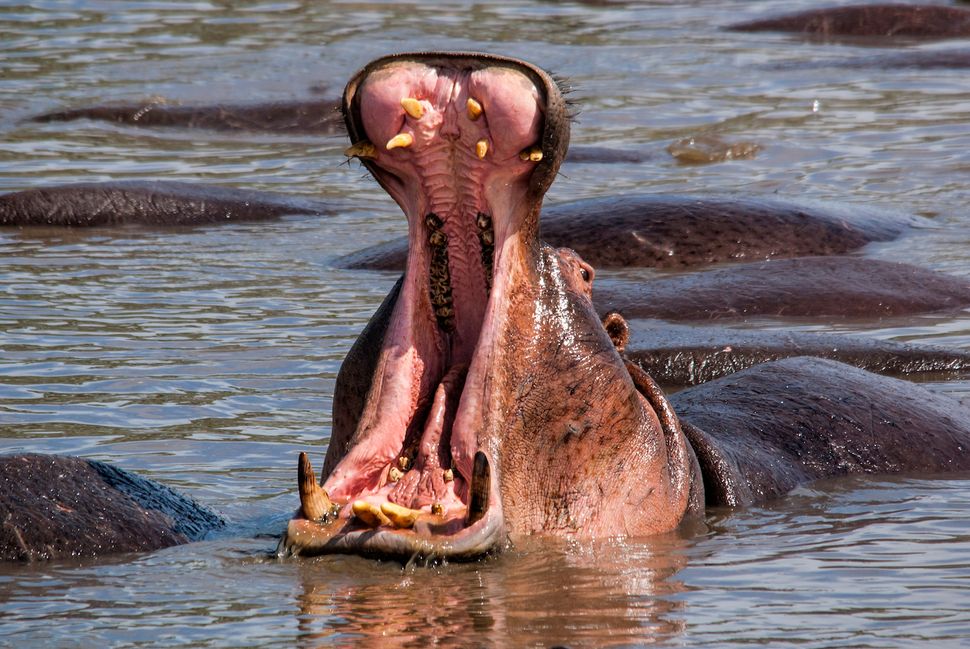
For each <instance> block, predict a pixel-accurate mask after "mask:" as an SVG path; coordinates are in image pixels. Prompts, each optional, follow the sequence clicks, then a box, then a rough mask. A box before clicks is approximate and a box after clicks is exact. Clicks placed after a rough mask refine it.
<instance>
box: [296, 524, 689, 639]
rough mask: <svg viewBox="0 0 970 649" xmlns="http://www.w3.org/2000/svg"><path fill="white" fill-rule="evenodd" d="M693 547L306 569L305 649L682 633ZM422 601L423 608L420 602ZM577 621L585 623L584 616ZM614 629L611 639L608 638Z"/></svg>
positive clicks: (533, 551) (669, 542) (308, 565)
mask: <svg viewBox="0 0 970 649" xmlns="http://www.w3.org/2000/svg"><path fill="white" fill-rule="evenodd" d="M685 546H686V541H684V540H681V539H666V538H665V539H658V540H654V539H651V540H648V541H644V542H642V543H630V542H612V543H611V542H604V543H598V544H592V545H589V546H568V545H561V544H559V543H557V542H554V541H552V542H550V541H544V542H542V543H539V542H534V543H530V544H528V546H527V547H526V548H521V547H520V548H518V549H517V550H516V551H515V552H513V553H510V554H508V555H504V556H501V557H496V558H494V559H492V560H490V561H488V562H486V563H485V564H482V563H475V564H468V565H448V566H438V567H432V568H423V567H407V568H405V569H404V570H403V572H402V571H397V572H396V573H395V574H393V575H389V574H388V570H387V568H386V567H383V566H379V567H377V568H375V567H374V566H373V565H369V566H364V565H362V564H363V563H364V562H363V561H362V560H360V559H353V560H347V559H332V558H330V559H320V560H316V561H311V562H304V564H303V565H301V567H300V580H301V582H302V585H303V595H302V596H301V597H300V598H299V602H300V615H299V617H298V620H299V629H300V644H301V645H302V646H308V647H312V646H318V645H319V644H320V643H324V642H328V641H332V640H335V639H337V638H344V639H352V640H353V641H354V642H355V643H357V646H374V647H383V646H401V647H408V646H412V647H428V646H434V645H435V643H436V642H440V641H442V640H445V639H449V638H450V639H453V640H459V639H463V638H464V639H468V640H467V641H468V642H470V643H471V644H472V645H475V644H476V643H481V644H482V645H484V646H488V645H492V646H503V645H506V644H507V643H508V642H509V641H510V640H511V641H513V642H514V643H515V644H517V645H522V646H548V645H553V644H558V643H562V644H574V645H588V644H592V645H597V646H612V645H622V644H630V643H634V642H638V641H642V640H643V638H644V637H649V638H651V639H652V641H663V640H667V639H670V638H672V637H675V636H677V635H679V634H680V633H681V632H682V631H683V628H684V623H683V619H682V618H681V615H680V610H681V609H682V608H683V604H682V603H680V602H677V601H674V600H673V599H671V598H670V597H669V596H670V595H673V594H675V593H678V592H681V591H682V590H683V588H684V587H683V584H682V583H681V582H679V581H678V580H677V578H676V573H677V571H678V570H679V569H680V568H681V567H682V566H683V564H684V562H685V555H684V552H685ZM418 593H421V594H422V596H421V597H419V598H416V597H415V595H416V594H418ZM577 613H578V614H577ZM606 630H608V632H607V633H604V631H606Z"/></svg>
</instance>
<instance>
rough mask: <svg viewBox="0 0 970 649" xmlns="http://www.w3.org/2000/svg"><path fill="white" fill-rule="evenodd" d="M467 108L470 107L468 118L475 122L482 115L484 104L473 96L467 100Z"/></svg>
mask: <svg viewBox="0 0 970 649" xmlns="http://www.w3.org/2000/svg"><path fill="white" fill-rule="evenodd" d="M465 108H467V109H468V119H470V120H471V121H473V122H474V121H475V120H476V119H478V118H479V117H481V116H482V105H481V104H480V103H478V102H477V101H475V100H474V99H472V98H471V97H469V98H468V101H467V102H465Z"/></svg>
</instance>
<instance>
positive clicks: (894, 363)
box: [625, 320, 970, 386]
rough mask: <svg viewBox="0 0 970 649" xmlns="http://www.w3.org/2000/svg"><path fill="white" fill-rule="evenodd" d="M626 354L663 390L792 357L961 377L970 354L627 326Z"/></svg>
mask: <svg viewBox="0 0 970 649" xmlns="http://www.w3.org/2000/svg"><path fill="white" fill-rule="evenodd" d="M625 355H626V356H627V358H629V359H630V360H632V361H634V362H635V363H636V364H637V365H639V366H640V367H641V368H642V369H643V370H644V371H646V372H647V373H648V374H650V376H652V377H653V378H654V379H656V380H657V382H658V383H660V384H661V385H664V386H681V385H696V384H698V383H704V382H707V381H711V380H713V379H716V378H720V377H722V376H726V375H728V374H733V373H734V372H737V371H739V370H743V369H745V368H748V367H751V366H752V365H757V364H759V363H767V362H769V361H775V360H779V359H782V358H789V357H792V356H815V357H818V358H827V359H830V360H835V361H839V362H842V363H846V364H848V365H853V366H855V367H859V368H861V369H864V370H868V371H870V372H876V373H878V374H887V375H890V376H899V375H910V374H914V375H915V374H925V373H932V374H946V373H964V372H966V371H968V370H970V353H968V352H966V351H963V350H959V349H949V348H946V347H940V346H936V345H911V344H906V343H897V342H893V341H889V340H876V339H872V338H866V337H864V336H857V335H846V334H836V333H807V332H793V331H763V330H750V329H730V328H726V327H700V326H685V325H676V324H671V323H657V322H655V321H642V320H641V321H636V320H633V321H631V322H630V340H629V342H628V343H627V346H626V350H625Z"/></svg>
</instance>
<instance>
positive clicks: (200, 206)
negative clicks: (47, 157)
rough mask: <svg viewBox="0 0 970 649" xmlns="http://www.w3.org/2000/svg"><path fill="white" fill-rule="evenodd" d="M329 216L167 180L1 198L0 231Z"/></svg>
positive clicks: (284, 199) (314, 207)
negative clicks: (291, 216)
mask: <svg viewBox="0 0 970 649" xmlns="http://www.w3.org/2000/svg"><path fill="white" fill-rule="evenodd" d="M329 211H330V209H329V208H328V207H327V206H326V205H324V204H322V203H319V202H316V201H310V200H306V199H298V198H293V197H290V196H282V195H279V194H271V193H269V192H256V191H247V190H242V189H229V188H226V187H216V186H212V185H193V184H190V183H180V182H171V181H142V180H136V181H115V182H110V183H77V184H73V185H58V186H56V187H39V188H36V189H26V190H24V191H20V192H12V193H9V194H3V195H2V196H0V226H67V227H100V226H116V225H133V224H137V225H149V226H184V225H202V224H211V223H229V222H235V221H260V220H264V219H271V218H277V217H280V216H284V215H291V214H326V213H327V212H329Z"/></svg>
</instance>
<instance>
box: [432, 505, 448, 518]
mask: <svg viewBox="0 0 970 649" xmlns="http://www.w3.org/2000/svg"><path fill="white" fill-rule="evenodd" d="M431 513H432V514H434V515H435V516H441V515H442V514H444V513H445V506H444V505H442V504H441V503H434V504H433V505H431Z"/></svg>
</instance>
